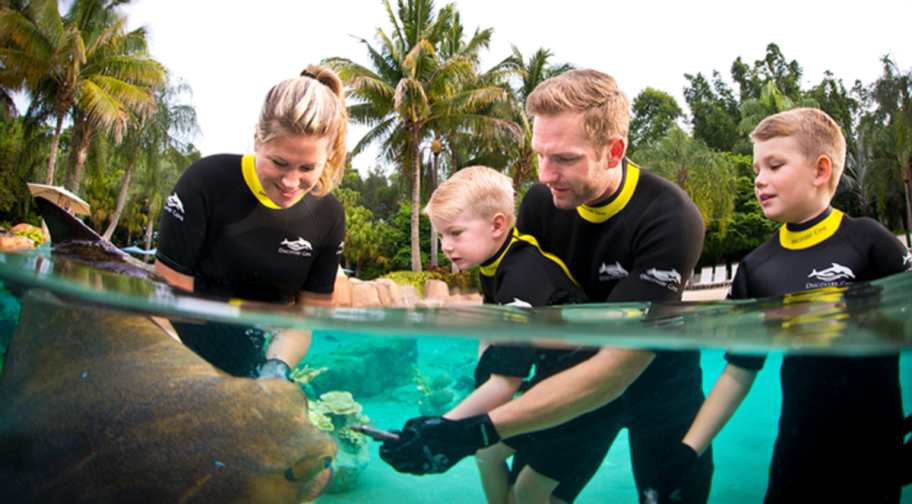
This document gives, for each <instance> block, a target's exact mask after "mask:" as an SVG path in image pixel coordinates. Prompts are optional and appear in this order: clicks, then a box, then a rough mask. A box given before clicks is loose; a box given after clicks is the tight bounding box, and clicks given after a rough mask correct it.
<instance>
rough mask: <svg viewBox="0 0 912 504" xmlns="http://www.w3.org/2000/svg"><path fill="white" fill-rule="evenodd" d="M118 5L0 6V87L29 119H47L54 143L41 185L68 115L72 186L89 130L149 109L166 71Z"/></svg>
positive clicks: (119, 123)
mask: <svg viewBox="0 0 912 504" xmlns="http://www.w3.org/2000/svg"><path fill="white" fill-rule="evenodd" d="M124 3H126V2H125V1H124V0H104V1H98V0H75V1H74V2H73V3H72V4H71V5H70V9H69V11H68V12H67V15H66V16H61V15H60V12H59V9H58V2H57V1H56V0H33V1H31V2H28V3H26V4H25V5H24V7H23V9H21V10H20V9H12V8H3V9H0V63H2V65H3V67H4V68H5V69H7V70H8V71H9V73H10V74H11V75H10V76H8V79H9V81H7V85H14V86H16V85H17V84H18V86H16V87H14V88H13V89H25V90H26V91H28V93H29V95H30V97H31V105H30V107H29V111H28V116H29V117H30V118H31V119H32V120H33V121H43V120H44V119H45V118H53V119H54V121H55V130H54V141H53V142H52V144H51V154H50V157H49V159H48V172H47V176H46V178H45V180H46V182H47V183H48V184H52V183H53V180H54V166H55V164H56V159H57V150H58V145H59V139H60V133H61V131H62V127H63V122H64V120H65V119H66V117H67V115H70V116H71V117H72V118H73V122H74V132H75V135H74V137H75V139H76V141H77V142H78V144H77V145H74V149H73V150H72V152H71V156H70V158H71V161H70V163H71V165H70V166H71V168H72V170H71V171H72V173H70V174H69V175H70V176H68V179H70V180H68V183H67V185H68V186H69V188H70V189H71V190H72V191H74V192H76V191H78V189H79V179H80V176H81V169H82V163H83V162H84V161H85V156H86V155H87V152H86V150H87V148H88V143H89V141H90V139H91V136H92V133H93V132H94V130H95V129H96V128H99V129H103V130H107V131H113V132H114V133H115V135H116V136H119V135H120V134H121V133H122V132H123V129H124V127H125V126H126V123H127V121H128V118H129V112H128V109H132V110H136V111H140V110H145V111H147V110H149V109H150V108H151V107H152V106H153V103H154V102H153V100H152V97H151V93H152V89H153V88H154V87H155V86H159V85H161V84H162V83H163V80H164V76H165V70H164V68H163V67H162V66H161V65H160V64H159V63H158V62H156V61H155V60H153V59H152V58H150V57H149V55H148V51H147V49H146V41H145V31H144V30H143V29H137V30H134V31H131V32H127V31H126V26H127V21H126V16H125V15H124V14H122V13H120V12H119V11H118V7H120V5H122V4H124Z"/></svg>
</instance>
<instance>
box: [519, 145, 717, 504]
mask: <svg viewBox="0 0 912 504" xmlns="http://www.w3.org/2000/svg"><path fill="white" fill-rule="evenodd" d="M618 169H623V170H624V172H623V181H622V184H621V187H620V188H619V190H618V191H616V192H615V194H614V195H612V196H611V197H610V198H609V199H608V200H606V201H604V202H602V203H599V204H598V205H594V206H592V207H589V206H583V207H579V208H577V209H574V210H560V209H558V208H556V207H555V206H554V204H553V202H552V197H551V193H550V190H549V189H548V187H546V186H544V185H542V184H537V185H535V186H533V187H532V188H531V189H529V191H528V192H527V193H526V196H525V198H524V199H523V202H522V206H521V207H520V210H519V219H518V223H517V227H518V229H519V231H520V232H522V233H527V234H530V235H532V236H534V237H535V238H536V239H537V240H538V243H539V245H540V246H541V248H542V250H544V251H546V252H549V253H552V254H554V255H556V256H557V257H559V258H560V259H561V260H562V261H563V262H564V263H566V265H567V267H568V268H569V270H570V273H571V274H572V275H573V278H575V279H576V280H577V281H578V282H579V283H580V285H582V287H583V289H584V290H585V291H586V294H588V295H589V299H590V300H592V301H594V302H622V301H672V300H680V299H681V294H682V292H683V290H684V286H685V285H686V283H687V279H688V278H689V276H690V275H691V273H692V272H693V269H694V266H696V263H697V259H698V258H699V256H700V253H701V251H702V247H703V235H704V225H703V218H702V216H701V215H700V212H699V211H698V210H697V208H696V206H695V205H694V204H693V202H692V201H691V200H690V198H689V197H688V196H687V194H686V193H684V191H682V190H681V189H680V188H678V187H677V186H675V185H674V184H672V183H671V182H668V181H667V180H665V179H662V178H661V177H659V176H657V175H655V174H653V173H650V172H648V171H646V170H641V169H639V168H637V167H636V166H635V165H633V164H632V163H628V162H627V161H626V160H625V161H624V163H623V165H622V166H621V167H620V168H618ZM703 399H704V395H703V389H702V371H701V369H700V353H699V352H698V351H690V352H669V351H657V352H656V356H655V359H654V360H653V361H652V363H651V364H650V365H649V367H647V368H646V370H645V371H644V372H643V373H642V374H641V375H640V377H639V378H638V379H637V380H636V381H634V382H633V383H632V384H631V385H630V387H628V389H627V391H626V392H625V393H624V394H622V395H621V396H620V397H619V398H618V399H617V400H615V401H613V402H611V403H609V404H607V405H606V406H603V407H602V408H600V409H598V410H596V411H593V412H591V413H588V414H586V415H583V416H584V417H589V418H591V419H592V421H593V422H598V429H599V430H598V432H599V433H600V434H601V437H600V438H598V439H592V440H591V441H592V442H597V443H600V444H602V445H603V446H604V453H607V450H608V448H609V447H610V446H611V443H612V442H613V441H614V439H615V437H616V436H617V434H618V431H619V430H620V429H621V428H624V427H626V428H628V430H629V436H630V450H631V458H632V463H633V470H634V477H635V479H636V483H637V489H638V494H639V495H642V494H643V491H645V490H646V489H647V487H648V486H649V485H650V484H651V483H652V481H653V478H654V477H655V474H656V472H657V470H658V468H659V467H660V465H661V459H662V457H663V456H664V454H665V453H666V452H667V451H668V449H669V447H671V446H673V445H675V444H677V443H680V441H681V439H683V438H684V434H686V432H687V430H688V428H689V427H690V425H691V423H692V422H693V419H694V418H695V417H696V414H697V412H698V411H699V409H700V406H701V405H702V403H703ZM580 418H581V417H580ZM600 463H601V460H599V461H598V463H597V464H594V465H593V466H592V467H590V468H589V469H588V470H587V471H584V472H581V473H580V474H579V475H577V476H575V478H576V479H578V480H579V481H564V482H561V486H559V487H558V488H557V490H555V492H554V495H555V496H557V497H561V498H563V492H564V490H563V488H562V487H564V486H566V487H567V488H570V489H575V488H576V487H579V488H582V486H583V485H585V483H586V482H588V480H589V479H590V478H591V477H592V475H594V474H595V472H596V471H597V470H598V466H599V465H600ZM712 470H713V466H712V452H711V449H710V450H707V451H706V452H705V453H704V454H703V456H701V457H700V459H699V460H698V462H697V465H696V467H695V468H694V469H693V470H692V471H690V472H689V473H688V474H687V475H686V476H685V479H684V481H683V492H682V497H683V499H684V500H683V501H682V502H685V503H705V502H706V500H707V499H708V496H709V486H710V480H711V478H712Z"/></svg>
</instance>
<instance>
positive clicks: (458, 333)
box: [0, 254, 912, 504]
mask: <svg viewBox="0 0 912 504" xmlns="http://www.w3.org/2000/svg"><path fill="white" fill-rule="evenodd" d="M3 279H5V280H7V281H8V282H13V283H15V284H17V285H27V286H28V287H30V288H32V289H33V292H39V293H43V292H52V293H56V294H57V296H56V298H55V299H56V301H55V302H57V303H63V304H67V303H71V304H73V305H77V306H80V307H81V308H82V309H86V308H89V309H96V310H99V309H105V310H109V309H112V308H116V309H118V310H128V311H129V312H131V313H136V314H143V313H148V312H156V313H171V314H173V313H175V312H178V313H180V314H181V316H183V317H188V316H189V317H198V318H201V319H218V320H225V319H235V320H238V319H239V320H243V321H245V322H250V323H262V322H264V321H268V322H269V323H270V324H271V325H287V326H295V327H307V328H313V329H317V330H316V331H315V333H314V338H313V345H312V347H311V351H310V352H309V354H308V356H307V358H306V359H305V361H304V363H305V364H310V365H313V366H314V367H320V366H323V365H324V364H325V363H326V362H330V361H333V359H335V358H337V356H338V354H339V353H340V351H342V350H345V349H358V348H365V347H369V346H371V345H377V344H378V342H379V343H380V346H389V345H393V344H394V343H396V342H399V343H402V342H405V343H403V344H411V343H410V342H411V341H414V342H415V343H414V344H415V345H416V346H417V353H415V354H414V356H413V357H414V359H415V364H416V365H417V370H418V372H419V373H420V377H419V378H420V379H424V380H425V382H421V381H420V379H419V380H416V379H415V378H414V372H413V371H412V370H411V369H409V365H403V369H398V370H397V371H399V372H400V374H402V375H403V377H400V379H399V381H398V382H396V384H395V387H394V388H390V389H387V390H382V391H379V392H378V391H376V390H372V391H371V393H370V394H366V393H361V392H360V391H359V387H358V386H352V387H351V388H350V389H349V391H350V392H352V393H353V396H354V399H355V400H356V401H358V402H359V403H360V404H361V405H362V407H363V414H365V415H367V416H368V417H370V419H371V423H372V424H374V425H376V426H377V427H379V428H383V429H395V428H398V427H400V426H401V425H402V424H403V423H404V422H405V421H406V420H407V419H409V418H412V417H415V416H418V415H421V414H424V413H426V411H423V410H422V408H423V407H424V408H426V407H427V403H428V395H427V393H426V392H427V390H428V389H419V386H420V385H421V383H435V382H434V380H435V379H438V378H439V380H438V382H437V383H438V384H439V387H438V389H444V388H445V389H447V390H450V391H451V392H452V394H453V401H454V402H455V401H458V399H459V396H460V394H462V393H467V389H466V388H465V386H464V385H465V382H466V380H467V376H468V375H469V374H470V373H471V371H472V361H473V360H474V358H475V356H476V355H477V345H478V343H477V339H476V338H478V337H486V336H487V337H490V336H504V335H507V336H509V337H511V338H514V339H515V338H516V337H517V336H518V335H522V334H535V335H543V334H544V335H550V336H553V335H554V334H553V333H555V332H560V333H561V335H562V336H565V337H567V338H568V339H569V340H571V341H587V342H592V341H596V342H611V343H617V344H627V345H631V344H632V343H637V342H639V344H641V345H648V346H650V347H653V346H665V347H669V348H679V347H693V346H694V345H700V346H702V347H703V348H702V365H703V372H704V388H705V390H706V391H707V392H708V391H709V389H710V388H711V387H712V385H713V384H714V382H715V380H716V378H717V377H718V376H719V374H720V373H721V371H722V369H723V367H724V365H725V361H724V359H723V357H722V356H723V353H724V351H723V350H722V349H721V348H723V347H726V346H738V347H740V348H743V349H748V350H750V349H757V350H761V349H762V350H768V349H773V350H774V352H773V353H772V354H771V356H770V359H769V360H768V362H767V364H766V367H765V368H764V370H763V371H762V372H761V373H760V375H759V377H758V379H757V382H756V384H755V385H754V387H753V389H752V391H751V393H750V395H749V396H748V398H747V399H746V401H745V403H744V404H743V405H742V407H741V408H740V409H739V411H738V413H737V414H736V415H735V417H734V418H733V419H732V421H731V422H730V423H729V425H728V426H727V427H726V428H725V430H724V431H723V432H722V433H721V434H720V435H719V437H718V438H717V439H716V442H715V443H714V448H713V449H714V460H715V466H716V469H715V475H714V479H713V490H712V493H711V495H710V502H712V503H720V504H721V503H732V502H760V501H762V497H763V495H764V492H765V488H766V479H767V470H768V465H769V461H770V459H771V455H772V449H773V443H774V441H775V437H776V432H777V422H778V418H779V408H780V402H781V392H780V388H779V372H778V371H779V366H780V365H781V362H782V353H781V352H780V351H776V349H779V350H782V349H787V350H789V351H812V352H815V353H821V352H822V353H834V354H836V353H838V354H847V353H848V354H859V355H861V354H865V353H870V352H872V351H873V352H877V351H885V350H899V349H902V354H901V379H902V386H903V403H904V409H905V412H906V414H907V415H908V414H909V413H910V412H912V350H910V349H909V347H910V340H912V329H910V328H912V324H910V319H909V317H910V314H909V313H907V312H909V311H912V310H908V308H909V307H910V306H912V303H910V301H909V300H910V297H909V290H910V289H909V285H912V276H910V275H905V276H903V277H902V278H897V279H893V280H891V281H889V282H885V283H883V284H882V287H883V288H882V291H880V294H879V296H880V297H879V298H878V303H875V305H876V306H875V308H874V309H875V310H876V311H877V312H878V313H879V314H881V315H883V317H885V318H886V319H889V320H890V321H892V322H895V323H900V324H902V323H905V326H904V329H902V330H900V331H898V332H897V331H896V330H895V327H896V326H895V325H893V326H888V327H891V328H893V329H890V331H888V333H889V334H887V335H886V336H885V334H884V331H883V330H876V329H872V330H860V329H856V328H853V327H851V326H846V327H842V326H840V327H839V330H838V331H837V333H838V334H835V335H834V334H833V327H832V326H833V324H832V321H830V322H826V321H824V322H823V325H822V326H819V327H818V326H815V325H814V324H806V326H807V327H806V328H805V329H802V330H800V331H797V332H795V331H793V332H792V333H790V334H787V335H783V334H775V335H772V336H771V335H770V334H769V320H770V318H769V317H768V316H767V317H766V318H765V319H764V318H763V317H764V316H765V314H768V313H771V311H772V310H773V309H774V308H780V309H782V308H788V307H789V306H792V307H794V305H789V306H785V305H783V303H782V302H781V300H780V301H769V302H765V303H764V302H761V303H754V304H751V303H747V304H743V305H740V307H733V305H731V304H725V303H701V304H686V303H683V304H676V305H669V306H668V307H664V308H663V307H659V308H661V309H656V308H651V309H650V310H651V311H648V312H647V314H646V315H644V313H643V309H644V307H643V305H640V304H630V305H624V306H611V307H592V308H581V309H579V310H575V311H573V312H564V313H561V312H560V311H556V312H555V311H547V310H542V311H539V312H533V313H524V312H516V311H510V312H504V311H502V310H496V309H494V310H492V309H490V308H484V307H475V308H465V309H444V310H412V311H408V310H336V311H335V312H334V313H332V314H329V313H328V312H321V311H314V312H311V311H308V312H307V314H306V316H304V317H302V316H301V315H300V314H298V315H289V314H286V313H282V312H265V313H263V312H258V311H249V312H248V311H244V310H238V309H237V308H236V307H230V306H228V305H224V304H221V303H211V302H206V301H203V300H178V301H175V300H174V298H173V296H171V294H170V293H168V292H167V290H163V289H162V288H161V287H160V286H156V285H154V284H151V282H148V281H139V280H137V279H130V278H126V277H122V276H113V275H110V274H107V273H104V272H100V271H97V270H91V269H85V268H81V267H79V266H74V265H71V264H63V263H60V262H59V261H58V262H54V261H50V260H48V259H47V258H46V257H45V258H38V257H35V256H16V255H3V254H0V280H3ZM41 295H45V294H41ZM51 297H54V296H51ZM61 300H63V301H61ZM777 303H778V304H777ZM833 306H834V305H833V303H832V302H829V301H827V300H820V299H818V300H815V301H813V302H811V303H810V304H809V305H806V306H804V308H803V310H804V311H805V312H810V313H813V312H814V311H815V310H817V309H820V310H828V309H831V308H832V307H833ZM17 310H18V301H17V299H16V297H15V296H13V295H12V294H11V293H10V292H9V291H5V290H0V352H4V351H5V346H6V345H5V341H4V338H3V336H4V334H6V335H7V336H8V333H9V330H10V329H11V327H12V325H6V326H4V325H3V324H2V321H3V320H14V319H15V316H16V314H17ZM505 313H506V314H507V315H509V316H505ZM758 315H759V317H758ZM522 317H527V318H526V319H525V320H523V319H522ZM650 317H651V318H650ZM567 320H572V321H574V323H575V325H573V327H571V328H570V329H568V325H567V324H566V321H567ZM764 320H766V321H767V324H766V325H764V322H763V321H764ZM776 320H778V319H775V320H774V322H775V321H776ZM644 321H649V322H650V323H646V324H644ZM776 323H778V322H776ZM587 324H588V325H587ZM571 325H572V324H571ZM367 327H373V328H374V329H375V330H372V331H369V334H366V332H367V331H366V330H365V328H367ZM881 329H882V328H881ZM422 331H423V332H422ZM610 331H614V332H617V333H620V334H619V337H618V338H615V339H609V340H607V341H605V340H604V338H603V336H602V334H601V333H604V332H610ZM432 332H433V333H437V334H445V335H446V337H436V336H435V337H431V336H426V335H425V334H428V333H432ZM396 334H407V335H415V334H421V336H418V337H416V338H414V339H404V340H403V339H398V338H397V339H393V338H390V337H389V336H394V335H396ZM30 336H32V337H36V336H40V335H30ZM593 338H594V339H593ZM637 338H641V340H638V339H637ZM346 358H347V357H346ZM0 365H2V356H0ZM390 372H391V371H390V370H382V373H386V374H389V373H390ZM0 373H2V368H0ZM443 375H446V377H445V378H443ZM324 378H325V376H324ZM324 386H330V385H321V377H319V376H318V377H317V378H316V379H314V381H313V382H312V383H311V384H310V385H308V388H307V390H308V392H309V395H310V396H311V399H316V398H317V396H318V395H319V393H320V392H322V391H323V390H321V389H320V387H324ZM422 404H424V406H422ZM451 405H452V403H451V404H449V405H443V406H440V407H441V408H444V409H443V411H445V410H446V408H448V407H450V406H451ZM441 412H442V411H441ZM0 427H2V426H0ZM378 447H379V444H378V443H372V444H371V446H370V456H371V461H370V462H369V463H368V465H367V467H366V469H365V470H364V472H363V474H361V476H360V478H359V479H358V481H357V484H356V485H355V487H354V488H353V489H351V490H349V491H346V492H344V493H339V494H327V495H324V496H322V497H320V498H319V500H318V501H317V502H322V503H356V502H357V503H367V502H369V503H397V504H398V503H411V502H414V503H430V502H460V503H461V502H483V501H484V498H483V495H482V492H481V485H480V481H479V478H478V475H477V471H476V468H475V464H474V462H473V461H472V460H471V459H467V460H464V461H462V462H461V463H460V464H458V465H457V466H456V467H454V468H453V469H451V470H450V471H449V472H447V473H446V474H443V475H431V476H422V477H416V476H411V475H403V474H399V473H396V472H395V471H393V470H392V469H391V468H390V467H389V466H387V465H386V464H384V463H383V462H382V461H381V460H380V458H379V456H378ZM636 499H637V497H636V490H635V486H634V483H633V477H632V473H631V468H630V458H629V450H628V444H627V439H626V434H625V433H622V434H621V435H620V436H619V437H618V439H617V441H616V442H615V444H614V446H613V447H612V449H611V451H610V452H609V454H608V457H607V458H606V460H605V461H604V463H603V465H602V468H601V469H600V471H599V472H598V473H597V474H596V476H595V477H594V478H593V480H592V481H591V482H590V484H589V485H588V486H587V487H586V489H585V490H584V491H583V493H582V494H581V495H580V497H579V498H578V499H577V501H576V502H578V503H604V502H636ZM902 502H903V503H909V504H912V487H907V488H906V489H905V492H904V495H903V500H902Z"/></svg>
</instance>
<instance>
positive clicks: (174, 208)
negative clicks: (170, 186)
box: [165, 193, 184, 222]
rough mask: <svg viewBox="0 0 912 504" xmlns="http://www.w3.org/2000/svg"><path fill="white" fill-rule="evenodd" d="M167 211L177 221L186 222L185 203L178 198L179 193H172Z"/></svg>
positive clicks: (166, 206)
mask: <svg viewBox="0 0 912 504" xmlns="http://www.w3.org/2000/svg"><path fill="white" fill-rule="evenodd" d="M165 211H166V212H168V213H169V214H171V215H173V216H174V218H175V219H177V220H179V221H181V222H183V221H184V203H183V202H182V201H181V200H180V198H178V197H177V193H171V196H168V199H167V201H166V202H165Z"/></svg>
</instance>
